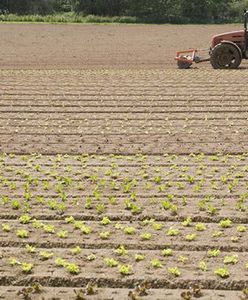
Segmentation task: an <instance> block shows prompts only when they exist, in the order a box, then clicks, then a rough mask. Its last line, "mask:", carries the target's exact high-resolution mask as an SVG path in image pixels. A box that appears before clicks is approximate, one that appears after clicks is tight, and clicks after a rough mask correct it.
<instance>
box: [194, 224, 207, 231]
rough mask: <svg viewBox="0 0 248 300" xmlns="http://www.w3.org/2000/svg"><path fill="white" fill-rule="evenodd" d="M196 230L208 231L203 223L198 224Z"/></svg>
mask: <svg viewBox="0 0 248 300" xmlns="http://www.w3.org/2000/svg"><path fill="white" fill-rule="evenodd" d="M195 229H196V230H197V231H204V230H206V229H207V227H206V225H205V224H203V223H198V224H196V225H195Z"/></svg>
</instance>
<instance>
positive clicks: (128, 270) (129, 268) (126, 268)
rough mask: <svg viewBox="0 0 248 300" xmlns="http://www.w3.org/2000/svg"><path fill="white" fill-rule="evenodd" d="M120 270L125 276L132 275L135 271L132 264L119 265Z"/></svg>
mask: <svg viewBox="0 0 248 300" xmlns="http://www.w3.org/2000/svg"><path fill="white" fill-rule="evenodd" d="M119 272H120V273H121V275H123V276H128V275H131V274H132V273H133V268H132V266H131V265H120V266H119Z"/></svg>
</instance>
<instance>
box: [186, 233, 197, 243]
mask: <svg viewBox="0 0 248 300" xmlns="http://www.w3.org/2000/svg"><path fill="white" fill-rule="evenodd" d="M195 239H196V234H195V233H192V234H187V235H186V236H185V240H186V241H188V242H191V241H195Z"/></svg>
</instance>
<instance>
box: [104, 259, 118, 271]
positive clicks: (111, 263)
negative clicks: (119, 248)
mask: <svg viewBox="0 0 248 300" xmlns="http://www.w3.org/2000/svg"><path fill="white" fill-rule="evenodd" d="M104 262H105V264H106V265H107V266H108V267H111V268H113V267H117V266H118V261H117V260H115V259H114V258H108V257H106V258H104Z"/></svg>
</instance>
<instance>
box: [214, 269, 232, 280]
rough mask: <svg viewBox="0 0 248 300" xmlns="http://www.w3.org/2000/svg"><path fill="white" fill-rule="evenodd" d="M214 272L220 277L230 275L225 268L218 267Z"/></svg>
mask: <svg viewBox="0 0 248 300" xmlns="http://www.w3.org/2000/svg"><path fill="white" fill-rule="evenodd" d="M214 274H216V275H217V276H219V277H221V278H228V277H229V276H230V273H229V271H228V269H227V268H218V269H217V270H215V271H214Z"/></svg>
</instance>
